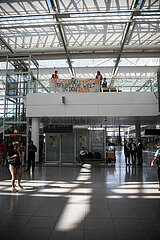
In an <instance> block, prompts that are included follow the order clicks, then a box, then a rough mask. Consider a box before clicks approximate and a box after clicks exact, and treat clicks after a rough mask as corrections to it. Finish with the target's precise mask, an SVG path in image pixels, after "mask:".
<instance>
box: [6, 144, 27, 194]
mask: <svg viewBox="0 0 160 240" xmlns="http://www.w3.org/2000/svg"><path fill="white" fill-rule="evenodd" d="M20 156H21V152H20V149H19V145H18V144H14V146H13V148H10V150H9V152H8V156H7V160H8V163H9V170H10V173H11V176H12V180H11V184H12V192H18V189H17V188H16V187H15V179H16V175H18V186H19V188H21V189H22V188H23V187H22V185H21V179H22V169H21V162H20Z"/></svg>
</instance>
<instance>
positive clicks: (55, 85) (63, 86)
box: [50, 78, 100, 93]
mask: <svg viewBox="0 0 160 240" xmlns="http://www.w3.org/2000/svg"><path fill="white" fill-rule="evenodd" d="M50 90H51V91H53V92H58V93H61V92H78V93H92V92H99V91H100V80H99V79H58V78H56V79H51V80H50Z"/></svg>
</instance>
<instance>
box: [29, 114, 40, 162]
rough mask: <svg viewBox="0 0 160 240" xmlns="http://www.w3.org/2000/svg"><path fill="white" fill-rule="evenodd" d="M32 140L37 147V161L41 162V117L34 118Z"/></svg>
mask: <svg viewBox="0 0 160 240" xmlns="http://www.w3.org/2000/svg"><path fill="white" fill-rule="evenodd" d="M31 140H32V141H33V144H34V145H35V146H36V147H37V152H36V157H35V161H36V162H39V118H32V134H31Z"/></svg>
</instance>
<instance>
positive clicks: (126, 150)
mask: <svg viewBox="0 0 160 240" xmlns="http://www.w3.org/2000/svg"><path fill="white" fill-rule="evenodd" d="M130 152H131V149H130V147H129V143H128V142H126V143H125V144H124V155H125V163H126V166H127V165H130Z"/></svg>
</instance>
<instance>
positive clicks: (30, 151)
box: [26, 141, 37, 172]
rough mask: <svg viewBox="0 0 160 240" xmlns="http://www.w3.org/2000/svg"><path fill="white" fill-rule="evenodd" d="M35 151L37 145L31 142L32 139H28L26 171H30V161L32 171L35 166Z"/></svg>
mask: <svg viewBox="0 0 160 240" xmlns="http://www.w3.org/2000/svg"><path fill="white" fill-rule="evenodd" d="M35 152H37V147H36V146H35V145H34V144H33V141H30V144H29V145H28V167H27V169H26V171H29V172H30V167H31V162H32V172H34V168H35Z"/></svg>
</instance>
